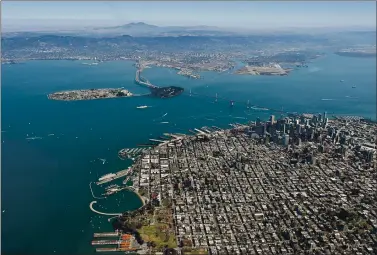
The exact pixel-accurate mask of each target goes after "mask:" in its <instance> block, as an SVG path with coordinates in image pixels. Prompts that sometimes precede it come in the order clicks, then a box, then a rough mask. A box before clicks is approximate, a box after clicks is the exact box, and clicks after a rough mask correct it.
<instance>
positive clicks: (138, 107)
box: [136, 105, 148, 109]
mask: <svg viewBox="0 0 377 255" xmlns="http://www.w3.org/2000/svg"><path fill="white" fill-rule="evenodd" d="M136 108H137V109H145V108H148V106H147V105H140V106H137V107H136Z"/></svg>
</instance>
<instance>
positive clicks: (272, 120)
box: [270, 115, 275, 124]
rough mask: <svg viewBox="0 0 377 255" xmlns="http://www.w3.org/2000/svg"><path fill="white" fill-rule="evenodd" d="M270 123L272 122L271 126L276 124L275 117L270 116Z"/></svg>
mask: <svg viewBox="0 0 377 255" xmlns="http://www.w3.org/2000/svg"><path fill="white" fill-rule="evenodd" d="M270 121H271V124H274V123H275V115H271V116H270Z"/></svg>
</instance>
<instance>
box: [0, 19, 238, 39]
mask: <svg viewBox="0 0 377 255" xmlns="http://www.w3.org/2000/svg"><path fill="white" fill-rule="evenodd" d="M20 34H27V35H29V36H30V35H37V34H38V35H41V34H59V35H71V36H80V35H81V36H92V37H97V36H100V37H104V36H107V37H109V36H120V35H130V36H133V37H156V36H228V35H240V34H242V33H240V32H236V31H231V29H224V28H218V27H212V26H187V27H185V26H156V25H150V24H146V23H144V22H136V23H128V24H124V25H119V26H104V27H88V28H86V29H77V30H74V29H70V30H51V29H44V30H41V31H35V30H34V31H24V32H22V31H21V32H7V33H4V34H3V35H5V36H14V35H20Z"/></svg>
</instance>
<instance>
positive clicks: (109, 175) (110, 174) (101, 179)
mask: <svg viewBox="0 0 377 255" xmlns="http://www.w3.org/2000/svg"><path fill="white" fill-rule="evenodd" d="M115 176H116V174H113V173H109V174H105V175H103V176H101V178H99V179H98V181H103V180H105V179H110V178H112V177H115Z"/></svg>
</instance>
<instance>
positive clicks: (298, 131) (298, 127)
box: [296, 125, 301, 134]
mask: <svg viewBox="0 0 377 255" xmlns="http://www.w3.org/2000/svg"><path fill="white" fill-rule="evenodd" d="M296 132H297V134H301V125H297V126H296Z"/></svg>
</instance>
